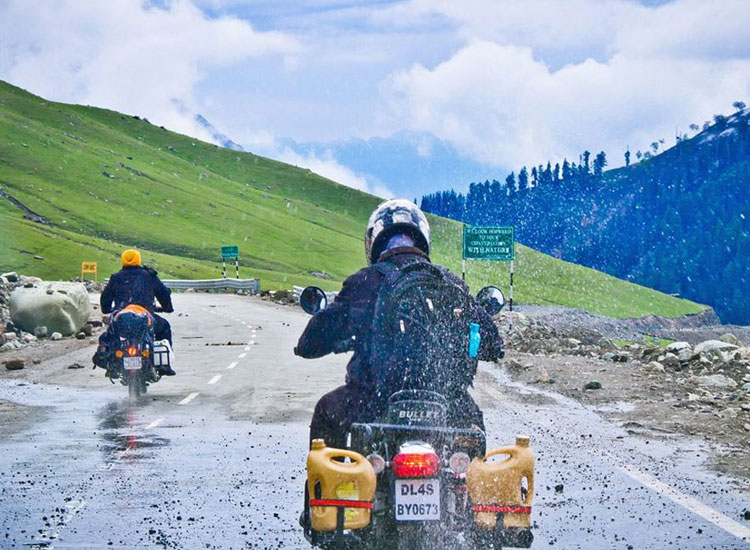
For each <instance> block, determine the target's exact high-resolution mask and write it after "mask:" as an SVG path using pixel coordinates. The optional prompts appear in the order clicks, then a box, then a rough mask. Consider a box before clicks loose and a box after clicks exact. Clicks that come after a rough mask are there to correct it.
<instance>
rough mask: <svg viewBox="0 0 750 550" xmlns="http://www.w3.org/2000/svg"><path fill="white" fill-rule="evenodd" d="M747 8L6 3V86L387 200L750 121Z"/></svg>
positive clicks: (624, 0) (184, 0)
mask: <svg viewBox="0 0 750 550" xmlns="http://www.w3.org/2000/svg"><path fill="white" fill-rule="evenodd" d="M748 29H750V2H748V1H747V0H711V1H707V0H673V1H659V0H642V1H636V0H505V1H504V0H462V1H461V2H456V1H454V0H371V1H369V2H365V1H363V0H308V1H295V0H151V1H139V0H107V1H106V2H102V1H101V0H39V1H38V2H28V1H27V0H0V78H1V79H4V80H7V81H10V82H11V83H13V84H16V85H18V86H21V87H23V88H26V89H28V90H29V91H31V92H33V93H36V94H39V95H42V96H45V97H47V98H50V99H54V100H59V101H66V102H74V103H84V104H90V105H97V106H102V107H107V108H111V109H116V110H120V111H124V112H127V113H132V114H139V115H141V116H146V117H148V118H149V119H150V120H151V121H152V122H155V123H158V124H163V125H165V126H167V127H169V128H171V129H173V130H176V131H179V132H183V133H186V134H190V135H193V136H196V137H199V138H203V139H206V140H211V135H210V134H209V133H208V132H207V131H206V129H205V128H204V127H202V126H201V125H200V124H199V123H198V122H197V121H196V118H195V117H196V115H197V114H200V115H202V116H204V117H205V118H206V119H208V120H209V121H210V122H211V124H213V125H214V126H215V127H216V128H217V129H218V130H219V131H221V132H222V133H224V134H226V135H227V136H229V137H230V138H231V139H232V140H234V141H235V142H237V143H240V144H241V145H242V146H243V147H244V148H245V149H246V150H251V151H253V152H257V153H260V154H265V155H268V156H272V157H274V158H278V159H281V160H285V161H287V162H291V163H293V164H297V165H303V166H306V167H309V168H311V169H312V170H314V171H316V172H318V173H321V174H323V175H326V176H328V177H331V178H332V179H335V180H337V181H340V182H342V183H345V184H347V185H351V186H353V187H358V188H360V189H365V190H368V191H371V192H374V193H377V194H380V195H383V196H387V195H392V194H398V195H405V196H408V197H417V196H419V195H420V194H422V193H424V192H429V191H432V190H437V189H443V188H447V187H451V186H452V187H455V188H457V189H463V188H465V187H466V186H467V185H468V183H469V182H470V181H478V180H484V179H487V178H489V179H492V178H497V179H503V178H504V177H505V175H506V174H507V173H508V172H509V171H510V170H518V168H519V167H520V166H522V165H524V164H540V163H542V162H546V161H547V160H548V159H551V160H552V161H553V162H555V161H557V160H562V159H563V158H564V157H567V158H569V159H573V160H577V159H578V155H579V154H580V153H581V152H582V151H583V150H585V149H588V150H591V151H599V150H604V151H605V152H606V153H607V155H608V157H609V161H610V166H617V165H619V164H622V159H623V153H624V151H625V149H626V148H627V147H628V146H629V147H630V149H631V150H632V151H636V150H638V149H641V150H646V149H647V148H648V145H649V144H650V143H651V142H652V141H654V140H656V139H659V138H664V139H666V142H667V144H669V143H674V135H675V130H676V129H677V130H679V131H680V132H688V131H689V130H688V126H689V125H690V124H691V123H699V124H702V123H703V121H705V120H709V119H710V118H711V117H712V116H713V115H714V114H716V113H725V114H726V113H729V112H730V111H731V110H732V108H731V104H732V102H734V101H736V100H743V101H745V102H746V103H750V32H748Z"/></svg>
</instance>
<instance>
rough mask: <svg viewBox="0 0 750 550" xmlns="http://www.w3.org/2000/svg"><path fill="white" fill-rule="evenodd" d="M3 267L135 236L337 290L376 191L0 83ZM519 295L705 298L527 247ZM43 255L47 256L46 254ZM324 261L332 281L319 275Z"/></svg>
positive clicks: (438, 250)
mask: <svg viewBox="0 0 750 550" xmlns="http://www.w3.org/2000/svg"><path fill="white" fill-rule="evenodd" d="M0 191H3V192H4V193H6V194H8V195H10V196H12V197H14V198H15V199H17V200H18V201H20V202H21V203H22V204H23V205H24V206H25V207H27V208H28V209H30V210H31V211H33V212H34V213H35V214H38V215H39V216H42V217H44V218H46V219H47V220H49V222H50V223H51V224H52V225H44V224H40V223H35V222H33V221H30V220H28V219H24V214H25V212H24V211H23V210H22V209H21V208H19V206H18V205H16V204H14V203H12V202H11V201H10V200H8V199H7V198H3V197H0V239H2V243H3V245H4V246H2V247H0V270H17V271H21V272H23V273H27V274H35V275H39V276H41V277H45V278H63V279H68V278H72V277H75V276H76V275H77V274H78V273H79V269H80V263H81V262H82V261H96V262H98V263H99V269H100V272H101V273H103V274H109V273H111V272H113V271H115V270H116V269H118V268H119V253H120V252H121V251H122V249H123V248H125V247H131V246H135V247H138V248H140V249H142V250H144V251H145V254H144V257H145V261H146V262H147V263H149V264H151V265H154V266H155V267H156V268H157V269H158V270H159V271H160V273H161V274H162V276H166V277H180V278H205V277H215V276H217V275H218V273H219V269H220V263H219V261H218V257H217V256H218V249H219V246H221V245H222V244H238V245H239V247H240V252H241V261H240V265H241V276H243V277H257V278H260V279H261V283H262V286H263V287H264V288H282V287H283V288H289V287H290V286H291V285H292V284H298V285H306V284H312V283H314V284H318V285H319V286H322V287H324V288H327V289H337V288H338V287H339V286H340V283H341V281H342V280H343V279H344V278H345V277H346V276H347V275H348V274H350V273H352V272H353V271H355V270H357V269H359V268H360V267H362V266H363V265H364V253H363V247H362V234H363V231H364V225H365V222H366V219H367V216H368V215H369V213H370V211H371V210H372V209H373V208H374V206H375V205H376V204H377V203H378V202H379V200H380V199H378V198H376V197H373V196H371V195H367V194H365V193H362V192H359V191H356V190H353V189H350V188H348V187H345V186H342V185H339V184H337V183H335V182H332V181H330V180H327V179H325V178H323V177H321V176H318V175H316V174H313V173H312V172H310V171H309V170H306V169H300V168H296V167H293V166H289V165H287V164H283V163H280V162H276V161H273V160H270V159H267V158H263V157H259V156H257V155H253V154H251V153H239V152H236V151H232V150H228V149H223V148H219V147H216V146H215V145H211V144H207V143H204V142H201V141H198V140H196V139H193V138H190V137H187V136H183V135H179V134H175V133H173V132H170V131H168V130H165V129H164V128H161V127H158V126H154V125H152V124H150V123H149V122H148V121H145V120H142V119H139V118H137V117H133V116H129V115H123V114H120V113H116V112H113V111H107V110H104V109H97V108H92V107H83V106H76V105H65V104H60V103H53V102H49V101H46V100H44V99H42V98H39V97H36V96H33V95H31V94H28V93H27V92H24V91H22V90H20V89H19V88H16V87H14V86H11V85H9V84H7V83H4V82H0ZM430 222H431V224H432V226H433V259H434V260H435V261H437V262H438V263H441V264H443V265H446V266H448V267H449V268H451V269H453V270H455V271H458V270H460V250H459V245H460V238H461V226H460V225H459V224H457V223H455V222H452V221H450V220H446V219H442V218H431V220H430ZM517 250H518V252H517V254H518V261H517V268H516V282H517V286H516V296H515V297H516V300H517V301H521V302H527V303H553V304H561V305H567V306H573V307H581V308H585V309H588V310H590V311H595V312H600V313H604V314H608V315H614V316H627V317H630V316H642V315H646V314H650V313H654V314H660V315H666V316H679V315H683V314H686V313H696V312H699V311H701V310H702V309H703V308H702V306H699V305H697V304H694V303H692V302H688V301H685V300H678V299H674V298H672V297H670V296H666V295H664V294H661V293H658V292H655V291H652V290H649V289H646V288H643V287H639V286H636V285H633V284H629V283H626V282H623V281H620V280H617V279H615V278H613V277H609V276H606V275H604V274H602V273H599V272H596V271H593V270H590V269H586V268H583V267H580V266H577V265H573V264H569V263H565V262H561V261H559V260H556V259H554V258H551V257H549V256H546V255H544V254H541V253H539V252H536V251H534V250H531V249H528V248H525V247H523V246H519V247H518V249H517ZM38 258H41V259H38ZM312 272H324V273H326V274H328V275H329V276H330V279H321V278H319V277H315V276H313V275H312V274H311V273H312ZM467 278H468V282H469V283H470V284H471V285H472V286H473V287H478V286H481V285H483V284H487V283H495V284H498V285H500V286H502V287H504V288H505V287H507V264H499V263H478V262H477V263H472V264H471V265H470V266H469V273H468V277H467Z"/></svg>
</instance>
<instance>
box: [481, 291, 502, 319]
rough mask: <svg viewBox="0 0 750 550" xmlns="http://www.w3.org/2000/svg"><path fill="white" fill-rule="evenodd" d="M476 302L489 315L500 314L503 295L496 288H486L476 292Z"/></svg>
mask: <svg viewBox="0 0 750 550" xmlns="http://www.w3.org/2000/svg"><path fill="white" fill-rule="evenodd" d="M477 300H478V301H479V305H481V306H482V307H483V308H484V309H485V310H486V311H487V313H489V314H490V315H495V314H496V313H500V310H501V309H503V307H504V306H505V294H503V291H502V290H500V289H499V288H497V287H496V286H486V287H484V288H483V289H482V290H480V291H479V292H477Z"/></svg>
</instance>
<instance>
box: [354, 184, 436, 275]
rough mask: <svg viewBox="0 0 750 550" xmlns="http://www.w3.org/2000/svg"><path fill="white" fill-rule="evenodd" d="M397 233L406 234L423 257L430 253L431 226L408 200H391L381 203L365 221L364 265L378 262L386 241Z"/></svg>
mask: <svg viewBox="0 0 750 550" xmlns="http://www.w3.org/2000/svg"><path fill="white" fill-rule="evenodd" d="M398 233H403V234H405V235H409V236H410V237H411V238H412V239H414V245H415V246H416V247H417V248H419V249H420V250H421V251H422V252H424V253H425V254H429V253H430V224H429V223H427V218H425V216H424V214H423V213H422V211H421V210H420V209H419V208H418V207H417V205H416V204H414V203H413V202H411V201H410V200H408V199H391V200H389V201H385V202H383V203H381V204H380V206H378V207H377V208H376V209H375V211H374V212H373V213H372V214H371V215H370V219H369V220H368V222H367V229H366V230H365V256H366V257H367V265H371V264H374V263H375V262H377V261H378V258H380V255H381V254H382V253H383V250H384V249H385V246H386V244H388V240H389V239H390V238H391V237H392V236H393V235H396V234H398Z"/></svg>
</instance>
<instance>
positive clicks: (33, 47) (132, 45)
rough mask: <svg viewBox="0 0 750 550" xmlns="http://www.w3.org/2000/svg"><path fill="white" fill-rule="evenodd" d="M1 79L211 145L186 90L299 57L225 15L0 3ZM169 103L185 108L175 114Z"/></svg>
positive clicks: (123, 3) (115, 0)
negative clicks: (250, 64) (237, 69)
mask: <svg viewBox="0 0 750 550" xmlns="http://www.w3.org/2000/svg"><path fill="white" fill-rule="evenodd" d="M0 36H2V39H0V40H1V41H2V48H0V78H4V79H7V80H9V81H10V82H12V83H14V84H16V85H18V86H21V87H24V88H28V89H29V90H31V91H33V92H34V93H37V94H40V95H43V96H45V97H47V98H50V99H54V100H59V101H70V102H76V103H88V104H92V105H97V106H102V107H108V108H111V109H115V110H120V111H125V112H128V113H134V114H139V115H141V116H146V117H148V118H149V119H150V120H151V121H152V122H155V123H158V124H163V125H165V126H168V127H170V128H171V129H174V130H177V131H180V132H184V133H188V134H191V135H194V136H197V137H201V138H204V139H210V136H208V135H206V133H205V131H204V130H202V129H201V128H200V127H199V126H197V125H196V124H195V122H194V121H193V120H192V115H191V113H190V111H193V112H194V111H195V109H196V107H197V101H196V99H195V97H194V89H195V87H196V85H197V84H198V83H199V82H200V80H201V79H202V78H203V77H204V76H205V75H206V74H207V73H208V72H209V71H210V70H211V69H213V68H216V67H223V66H230V65H233V64H237V63H239V62H241V61H243V60H246V59H249V58H254V57H258V56H264V55H269V54H278V55H282V56H291V55H294V54H295V52H297V51H298V50H299V45H298V43H297V42H296V40H295V39H293V38H292V37H290V36H287V35H285V34H282V33H278V32H257V31H255V30H253V28H252V27H251V26H250V24H249V23H248V22H246V21H242V20H240V19H238V18H235V17H231V16H222V17H219V18H214V19H211V18H208V17H207V16H206V15H204V14H203V13H202V12H201V11H200V10H199V9H197V8H196V7H195V6H194V5H193V4H192V3H191V2H189V1H188V0H174V1H171V2H168V3H167V6H166V8H163V9H162V8H157V7H147V6H146V5H144V3H141V2H135V1H132V0H108V1H107V2H100V1H98V0H83V1H81V0H62V1H58V2H39V3H35V4H34V6H33V8H31V7H30V6H29V4H28V2H26V1H25V0H8V1H6V2H3V3H2V5H1V6H0ZM173 100H179V103H180V104H182V105H184V106H186V107H187V109H184V108H183V109H180V108H178V107H176V106H175V102H174V101H173Z"/></svg>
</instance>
